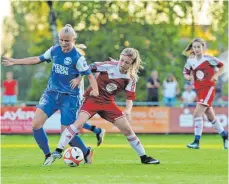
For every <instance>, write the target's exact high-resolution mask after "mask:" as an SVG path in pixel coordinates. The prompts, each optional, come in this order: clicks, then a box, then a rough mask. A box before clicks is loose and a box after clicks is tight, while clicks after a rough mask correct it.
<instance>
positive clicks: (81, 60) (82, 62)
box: [76, 56, 91, 75]
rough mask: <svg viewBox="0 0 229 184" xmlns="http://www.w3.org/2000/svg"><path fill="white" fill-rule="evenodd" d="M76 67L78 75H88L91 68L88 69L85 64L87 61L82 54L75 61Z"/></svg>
mask: <svg viewBox="0 0 229 184" xmlns="http://www.w3.org/2000/svg"><path fill="white" fill-rule="evenodd" d="M76 69H77V70H78V71H79V72H80V75H89V74H91V70H90V69H89V66H88V64H87V61H86V59H85V57H84V56H81V57H80V58H79V59H78V61H77V63H76Z"/></svg>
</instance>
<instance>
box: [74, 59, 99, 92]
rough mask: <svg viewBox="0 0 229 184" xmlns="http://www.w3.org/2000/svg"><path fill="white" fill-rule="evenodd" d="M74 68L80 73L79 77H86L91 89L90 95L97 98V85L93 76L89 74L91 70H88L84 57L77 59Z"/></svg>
mask: <svg viewBox="0 0 229 184" xmlns="http://www.w3.org/2000/svg"><path fill="white" fill-rule="evenodd" d="M76 68H77V70H78V71H79V72H80V75H86V76H87V78H88V80H89V83H90V85H91V87H92V91H91V92H90V95H91V96H98V95H99V89H98V84H97V82H96V79H95V77H94V75H93V74H92V73H91V70H90V68H89V66H88V65H87V62H86V59H85V57H84V56H81V57H80V58H79V60H78V61H77V64H76ZM80 81H81V80H80ZM80 81H79V83H80ZM79 83H78V84H79Z"/></svg>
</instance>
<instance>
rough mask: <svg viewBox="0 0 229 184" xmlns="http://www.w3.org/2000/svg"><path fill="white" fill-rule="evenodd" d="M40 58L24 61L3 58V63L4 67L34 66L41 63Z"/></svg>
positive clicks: (25, 59)
mask: <svg viewBox="0 0 229 184" xmlns="http://www.w3.org/2000/svg"><path fill="white" fill-rule="evenodd" d="M40 62H41V61H40V58H39V57H38V56H35V57H28V58H23V59H14V58H7V57H5V56H3V58H2V63H3V65H4V66H13V65H34V64H38V63H40Z"/></svg>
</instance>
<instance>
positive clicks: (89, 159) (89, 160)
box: [84, 147, 94, 164]
mask: <svg viewBox="0 0 229 184" xmlns="http://www.w3.org/2000/svg"><path fill="white" fill-rule="evenodd" d="M93 152H94V150H93V149H92V148H91V147H88V151H87V153H86V155H84V164H92V162H93Z"/></svg>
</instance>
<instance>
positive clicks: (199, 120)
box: [187, 104, 208, 149]
mask: <svg viewBox="0 0 229 184" xmlns="http://www.w3.org/2000/svg"><path fill="white" fill-rule="evenodd" d="M207 108H208V106H206V105H203V104H197V105H196V108H195V110H194V113H193V118H194V127H195V128H194V136H195V137H194V141H193V142H192V143H190V144H187V147H188V148H193V149H199V143H200V138H201V135H202V132H203V123H204V120H203V115H204V112H205V111H206V109H207Z"/></svg>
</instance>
